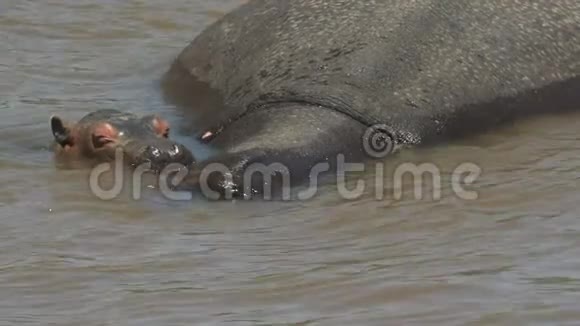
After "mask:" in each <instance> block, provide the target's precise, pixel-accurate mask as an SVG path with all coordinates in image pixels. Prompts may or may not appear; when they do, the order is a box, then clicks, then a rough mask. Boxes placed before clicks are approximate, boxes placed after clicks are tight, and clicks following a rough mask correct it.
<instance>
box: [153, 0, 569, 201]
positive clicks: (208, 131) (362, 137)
mask: <svg viewBox="0 0 580 326" xmlns="http://www.w3.org/2000/svg"><path fill="white" fill-rule="evenodd" d="M162 80H163V81H162V89H163V93H164V96H165V98H166V99H167V100H168V101H169V102H171V103H173V104H175V105H176V106H178V107H181V108H183V110H184V112H185V114H184V116H186V117H187V118H188V119H189V124H190V125H189V126H188V129H187V130H188V131H190V132H191V133H192V135H194V136H195V137H196V138H197V139H198V140H199V141H200V142H202V143H203V144H206V145H207V146H209V147H211V148H214V149H215V150H216V151H215V154H214V155H212V156H211V157H209V158H208V159H205V160H202V161H200V162H197V163H195V164H193V165H192V171H191V176H190V178H188V179H187V180H186V182H187V183H189V184H191V185H192V186H193V187H195V186H196V184H199V180H196V179H199V177H200V176H202V175H203V173H201V172H200V171H203V168H204V167H207V166H209V165H210V164H212V163H219V164H221V165H222V166H225V167H226V168H227V171H228V172H227V175H220V174H219V173H214V174H212V175H211V176H207V175H206V177H207V180H204V182H205V183H206V184H207V185H209V187H210V188H211V189H213V190H216V191H218V192H220V193H224V192H225V191H226V190H229V191H232V190H233V191H234V192H239V191H240V189H247V188H244V187H243V184H242V183H243V182H244V178H243V174H244V171H245V170H246V169H247V168H248V167H249V166H251V165H252V164H254V163H260V164H264V165H268V164H273V163H276V164H278V165H277V166H283V167H284V168H287V170H288V171H289V172H290V174H291V176H292V180H302V181H305V180H307V179H308V177H309V176H310V171H311V169H312V167H313V166H315V165H316V164H318V163H320V162H332V161H333V160H334V158H335V157H336V156H337V155H339V154H340V155H344V157H345V158H346V159H348V160H359V159H360V160H364V159H367V158H368V157H367V155H366V154H368V150H366V147H365V146H364V142H365V141H368V139H369V132H368V131H369V130H371V129H373V128H374V129H373V130H375V131H377V130H378V131H380V133H381V137H379V138H376V139H379V140H380V141H379V143H382V144H383V147H384V148H386V149H387V150H386V151H385V152H383V153H382V154H384V155H382V156H381V158H384V157H385V155H387V156H388V154H390V153H391V152H394V151H396V150H400V149H402V148H407V147H412V146H416V145H424V144H433V143H437V142H441V141H443V140H449V139H453V138H457V137H465V136H468V135H470V134H473V133H476V132H482V131H486V130H490V129H491V128H493V127H496V126H498V125H501V124H505V123H508V122H511V121H514V120H515V119H519V118H521V117H527V116H530V115H533V114H539V113H553V112H558V111H566V110H573V109H578V108H580V91H579V90H580V2H578V1H577V0H560V1H557V2H549V1H527V2H526V1H519V0H488V1H467V0H446V1H432V0H413V1H409V0H361V1H344V0H292V1H287V0H254V1H249V2H247V3H245V4H243V5H241V6H240V7H239V8H238V9H236V10H234V11H232V12H230V13H228V14H226V15H225V16H224V17H223V18H221V19H219V20H218V21H216V22H215V23H213V24H212V25H211V26H209V27H208V28H206V29H205V30H204V31H203V32H201V34H199V35H197V37H195V38H194V40H193V41H192V42H191V43H190V44H189V45H188V46H187V47H186V48H185V49H184V50H183V51H182V52H181V53H180V54H179V55H178V56H177V58H176V59H175V61H174V62H173V63H172V65H171V66H170V68H169V69H168V71H167V72H166V74H165V75H164V76H163V79H162ZM375 126H380V127H379V128H376V127H375ZM372 138H373V139H375V138H374V136H372ZM156 141H157V140H156ZM371 156H373V155H371ZM226 176H227V177H226ZM251 188H252V189H251V190H252V191H255V192H259V191H260V189H258V188H259V186H255V185H253V184H252V187H251Z"/></svg>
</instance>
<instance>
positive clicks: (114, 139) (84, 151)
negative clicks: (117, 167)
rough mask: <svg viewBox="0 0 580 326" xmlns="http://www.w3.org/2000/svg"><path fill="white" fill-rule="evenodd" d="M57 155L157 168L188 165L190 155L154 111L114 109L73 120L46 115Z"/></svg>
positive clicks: (73, 159) (76, 160)
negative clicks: (140, 114)
mask: <svg viewBox="0 0 580 326" xmlns="http://www.w3.org/2000/svg"><path fill="white" fill-rule="evenodd" d="M50 125H51V129H52V134H53V136H54V140H55V145H56V146H55V153H56V157H57V159H61V160H63V161H65V162H70V161H73V162H80V163H87V162H109V161H112V160H114V159H116V154H117V151H119V153H121V154H122V155H123V157H122V158H121V159H123V160H126V162H128V163H129V164H130V165H135V166H136V165H141V164H149V166H148V169H150V170H153V171H157V170H160V169H162V168H163V167H164V166H166V165H168V164H170V163H180V164H183V165H184V166H189V165H191V164H192V163H193V155H192V154H191V152H190V151H189V150H188V149H187V148H185V146H183V145H181V144H178V143H176V142H174V141H172V140H170V139H169V131H170V127H169V123H168V122H167V121H166V120H164V119H162V118H161V117H159V116H157V115H147V116H144V117H138V116H136V115H135V114H132V113H128V112H121V111H118V110H109V109H107V110H98V111H95V112H92V113H89V114H87V115H86V116H85V117H83V118H82V119H81V120H79V121H78V122H76V123H68V122H64V121H63V120H62V119H61V118H60V117H58V116H52V117H51V118H50Z"/></svg>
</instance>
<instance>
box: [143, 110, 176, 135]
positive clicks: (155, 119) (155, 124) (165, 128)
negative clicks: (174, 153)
mask: <svg viewBox="0 0 580 326" xmlns="http://www.w3.org/2000/svg"><path fill="white" fill-rule="evenodd" d="M142 121H144V122H145V123H147V124H149V126H151V128H153V131H154V132H155V133H156V134H157V135H159V136H162V137H164V138H169V130H170V128H169V122H167V120H165V119H163V118H161V117H159V116H157V115H156V114H151V115H147V116H144V117H143V118H142Z"/></svg>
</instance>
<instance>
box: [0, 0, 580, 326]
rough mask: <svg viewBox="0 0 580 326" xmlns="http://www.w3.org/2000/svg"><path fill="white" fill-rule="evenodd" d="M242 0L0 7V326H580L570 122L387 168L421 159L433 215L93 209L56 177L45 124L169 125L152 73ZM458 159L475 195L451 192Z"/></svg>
mask: <svg viewBox="0 0 580 326" xmlns="http://www.w3.org/2000/svg"><path fill="white" fill-rule="evenodd" d="M239 2H240V1H234V0H222V1H202V0H189V1H186V0H176V1H158V0H139V1H137V0H133V1H120V0H107V1H85V0H74V1H72V0H58V1H56V0H47V1H32V0H29V1H25V0H3V1H1V2H0V76H1V78H0V184H1V187H0V325H85V326H89V325H414V324H417V325H518V324H538V325H540V324H542V325H543V324H559V325H564V324H569V325H578V324H580V218H579V217H580V216H579V215H580V208H578V202H579V199H580V190H579V188H578V184H579V182H580V169H579V167H580V141H579V140H580V136H579V134H578V129H579V128H580V119H579V118H580V115H579V114H566V115H560V116H549V117H542V118H537V119H532V120H529V121H525V122H518V123H516V124H515V125H513V126H506V127H503V128H500V129H498V130H494V131H493V132H490V133H488V134H485V135H481V136H478V137H474V138H471V139H466V140H463V141H460V142H454V143H451V144H442V145H440V146H437V147H434V148H430V149H422V150H415V151H409V152H406V153H402V154H401V155H400V156H399V157H397V158H396V159H393V160H391V161H388V162H387V165H389V164H396V163H397V162H398V163H401V162H407V161H409V162H417V163H419V162H433V163H435V164H436V165H437V166H438V167H439V168H440V169H441V171H443V173H444V178H443V179H444V182H443V184H442V190H443V193H444V195H443V197H442V198H441V200H432V199H430V198H428V197H426V198H425V199H423V200H417V199H415V198H413V196H412V190H411V191H407V190H406V189H405V187H403V188H404V189H403V190H404V194H405V195H404V196H403V198H402V199H401V200H393V198H391V197H389V196H388V195H387V196H386V198H385V199H383V200H376V199H375V198H374V195H373V193H372V191H371V190H369V191H367V193H365V195H363V196H362V197H360V198H358V199H355V200H343V199H341V197H340V195H339V192H338V191H337V190H336V189H335V188H334V187H331V186H325V187H323V188H322V189H321V191H320V193H319V195H318V196H316V197H315V198H314V199H312V200H308V201H303V202H256V201H253V202H240V201H237V202H220V203H215V202H208V201H204V200H195V199H194V200H192V201H187V202H174V201H169V200H166V198H163V197H160V196H157V195H156V193H155V191H154V189H153V190H151V191H149V192H147V194H146V196H145V197H146V198H144V199H142V200H138V201H135V200H132V199H130V198H129V197H128V196H121V197H119V198H118V199H116V200H112V201H104V200H101V199H99V198H96V197H95V196H94V195H93V194H92V193H91V192H90V191H89V189H88V186H87V183H88V181H87V180H88V179H87V173H86V171H85V172H83V171H74V170H61V169H57V168H56V167H55V164H54V162H53V161H52V156H51V153H50V152H49V151H48V143H49V139H50V133H49V129H48V117H49V116H50V115H51V114H53V113H58V114H61V115H65V116H68V117H71V118H79V117H81V116H82V115H83V114H85V113H86V112H89V111H91V110H95V109H99V108H118V109H124V110H131V111H135V112H138V113H145V112H156V111H160V112H162V113H163V115H164V116H165V117H167V118H168V119H169V120H170V121H172V122H174V123H177V124H179V122H180V113H179V112H178V111H176V110H174V109H173V108H172V107H171V106H169V105H167V104H165V103H164V102H163V101H162V99H161V95H160V91H159V85H158V82H159V77H160V76H161V74H162V72H163V71H164V70H165V69H166V68H167V67H168V65H169V62H170V61H171V59H172V58H173V57H174V56H175V55H176V54H177V53H178V52H179V50H181V48H183V47H184V46H185V45H186V44H187V42H188V41H189V40H190V39H191V38H192V37H193V36H194V35H195V34H197V33H199V32H200V31H201V30H202V29H203V28H204V27H205V26H206V25H207V24H209V23H210V22H211V21H212V20H214V19H216V17H217V16H219V15H220V13H221V12H224V11H227V10H229V9H231V8H233V7H235V6H237V5H238V4H239ZM175 137H176V138H178V139H179V140H181V141H183V142H185V143H186V144H188V145H190V146H194V147H195V144H192V143H191V141H189V140H188V139H189V138H188V137H187V135H186V134H185V133H180V132H179V128H177V129H176V131H175ZM462 162H474V163H477V164H478V165H479V166H480V167H482V169H483V172H482V174H481V176H480V177H479V179H478V180H477V181H476V183H475V184H474V185H472V186H471V187H470V189H471V190H475V191H477V193H478V195H479V198H478V199H477V200H463V199H461V198H459V197H457V196H455V195H453V194H452V193H451V192H450V191H449V190H450V189H451V188H450V184H449V183H448V181H449V180H448V179H449V178H448V175H449V173H450V171H452V170H453V169H454V168H455V167H456V166H458V165H459V164H460V163H462ZM446 173H447V174H446ZM372 179H373V173H371V172H369V173H368V176H367V178H366V180H367V181H369V180H372ZM387 179H388V178H387ZM385 188H386V190H387V191H386V193H387V194H388V193H390V192H391V190H393V186H392V185H388V184H387V185H385Z"/></svg>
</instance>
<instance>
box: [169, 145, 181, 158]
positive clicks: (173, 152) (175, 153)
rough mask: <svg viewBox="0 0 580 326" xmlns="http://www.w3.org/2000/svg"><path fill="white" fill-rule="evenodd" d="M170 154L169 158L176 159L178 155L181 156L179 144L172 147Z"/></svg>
mask: <svg viewBox="0 0 580 326" xmlns="http://www.w3.org/2000/svg"><path fill="white" fill-rule="evenodd" d="M168 153H169V156H171V157H176V156H178V155H181V148H180V147H179V146H178V145H177V144H174V145H173V146H171V148H170V149H169V151H168Z"/></svg>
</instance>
